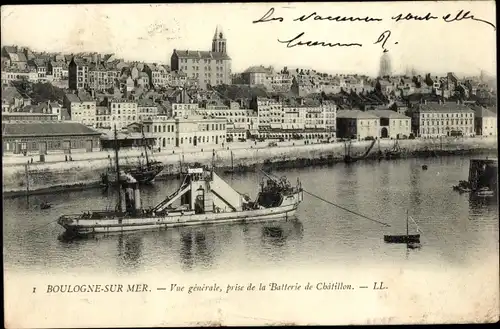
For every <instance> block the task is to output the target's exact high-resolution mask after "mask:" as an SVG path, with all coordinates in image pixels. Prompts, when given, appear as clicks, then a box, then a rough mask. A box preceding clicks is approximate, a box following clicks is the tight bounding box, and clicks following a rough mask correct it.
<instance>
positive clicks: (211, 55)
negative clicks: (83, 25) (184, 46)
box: [174, 49, 231, 60]
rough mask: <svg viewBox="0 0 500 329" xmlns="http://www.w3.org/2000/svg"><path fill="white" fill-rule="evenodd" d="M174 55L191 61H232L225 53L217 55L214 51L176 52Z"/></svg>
mask: <svg viewBox="0 0 500 329" xmlns="http://www.w3.org/2000/svg"><path fill="white" fill-rule="evenodd" d="M174 54H176V55H177V56H178V57H179V58H191V59H218V60H221V59H227V60H229V59H231V58H230V57H229V56H228V55H227V54H225V53H217V52H213V51H203V50H175V49H174Z"/></svg>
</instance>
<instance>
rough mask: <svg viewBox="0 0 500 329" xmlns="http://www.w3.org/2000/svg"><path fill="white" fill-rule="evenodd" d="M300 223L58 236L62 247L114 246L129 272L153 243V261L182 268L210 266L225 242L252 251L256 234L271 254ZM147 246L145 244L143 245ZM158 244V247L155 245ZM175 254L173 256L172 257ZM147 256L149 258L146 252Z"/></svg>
mask: <svg viewBox="0 0 500 329" xmlns="http://www.w3.org/2000/svg"><path fill="white" fill-rule="evenodd" d="M303 231H304V228H303V224H302V223H301V222H300V221H299V220H298V219H292V220H288V221H274V222H263V223H248V224H228V225H207V226H198V227H196V226H188V227H178V228H172V229H168V230H162V231H157V232H129V233H115V234H100V235H93V236H86V237H82V236H80V237H77V236H74V235H71V234H68V233H63V234H61V235H60V236H59V243H60V244H61V246H62V247H63V248H66V249H75V250H80V251H82V252H83V251H84V250H86V249H90V250H92V249H94V248H100V249H101V250H106V249H107V248H109V246H110V245H112V244H114V242H116V244H115V245H117V254H116V258H117V261H118V267H119V268H121V269H125V270H126V271H130V270H131V269H137V268H139V267H140V266H141V263H144V261H150V260H144V259H143V258H144V257H145V256H144V255H143V249H144V248H146V249H151V248H150V245H153V246H154V250H151V251H149V253H153V254H154V255H153V256H152V257H153V258H154V259H156V261H157V262H159V263H162V262H163V260H166V261H167V262H168V261H169V260H171V259H172V258H178V259H179V264H180V267H181V269H182V270H183V271H192V270H194V269H210V268H212V267H213V266H214V264H216V263H217V258H218V256H219V255H220V254H221V253H222V251H224V250H225V249H226V248H227V246H228V245H232V246H235V245H242V246H243V248H244V249H249V250H252V251H254V249H255V246H254V245H255V238H256V235H259V236H260V242H261V245H262V247H264V249H266V250H269V249H272V250H273V251H274V252H273V255H277V254H280V255H281V252H283V251H284V249H286V246H287V242H290V241H299V240H301V239H302V237H303ZM145 245H147V247H146V246H145ZM158 246H160V247H159V248H158ZM176 256H177V257H176ZM147 257H151V255H148V256H147Z"/></svg>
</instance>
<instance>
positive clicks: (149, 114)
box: [137, 98, 158, 122]
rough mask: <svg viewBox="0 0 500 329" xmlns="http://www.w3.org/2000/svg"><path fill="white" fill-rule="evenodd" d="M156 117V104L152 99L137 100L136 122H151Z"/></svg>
mask: <svg viewBox="0 0 500 329" xmlns="http://www.w3.org/2000/svg"><path fill="white" fill-rule="evenodd" d="M157 115H158V104H157V103H155V102H153V100H152V99H149V98H146V99H139V100H137V122H144V121H147V120H152V119H153V118H154V117H155V116H157Z"/></svg>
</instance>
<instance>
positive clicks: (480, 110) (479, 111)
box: [472, 106, 497, 118]
mask: <svg viewBox="0 0 500 329" xmlns="http://www.w3.org/2000/svg"><path fill="white" fill-rule="evenodd" d="M472 109H473V110H474V112H475V116H476V117H479V118H487V117H490V118H496V116H497V113H496V111H495V109H494V108H491V107H488V108H486V107H483V106H474V107H473V108H472Z"/></svg>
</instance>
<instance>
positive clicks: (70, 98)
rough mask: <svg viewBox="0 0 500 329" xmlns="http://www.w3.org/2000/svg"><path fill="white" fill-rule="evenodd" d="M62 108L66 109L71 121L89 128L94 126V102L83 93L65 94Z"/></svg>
mask: <svg viewBox="0 0 500 329" xmlns="http://www.w3.org/2000/svg"><path fill="white" fill-rule="evenodd" d="M63 104H64V107H65V108H67V109H68V112H69V115H70V116H71V120H72V121H74V122H80V123H82V124H84V125H86V126H89V127H95V126H96V107H97V105H96V101H95V100H94V99H92V97H91V96H90V95H89V94H88V93H86V92H83V91H79V92H78V93H77V94H76V93H75V94H73V93H67V94H66V95H65V97H64V101H63Z"/></svg>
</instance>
